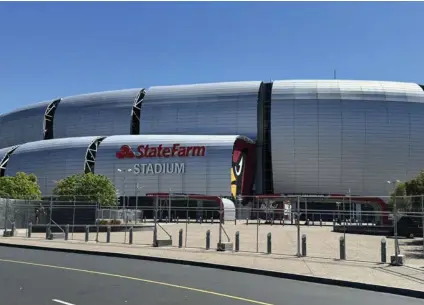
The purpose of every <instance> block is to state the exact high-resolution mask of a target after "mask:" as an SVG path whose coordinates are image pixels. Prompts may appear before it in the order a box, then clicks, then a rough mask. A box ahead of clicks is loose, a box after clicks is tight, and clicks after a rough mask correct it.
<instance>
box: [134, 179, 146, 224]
mask: <svg viewBox="0 0 424 305" xmlns="http://www.w3.org/2000/svg"><path fill="white" fill-rule="evenodd" d="M143 187H144V186H143V185H140V184H139V183H137V194H136V195H137V197H136V198H135V224H137V218H138V195H139V194H138V192H139V191H140V190H141V189H142V188H143Z"/></svg>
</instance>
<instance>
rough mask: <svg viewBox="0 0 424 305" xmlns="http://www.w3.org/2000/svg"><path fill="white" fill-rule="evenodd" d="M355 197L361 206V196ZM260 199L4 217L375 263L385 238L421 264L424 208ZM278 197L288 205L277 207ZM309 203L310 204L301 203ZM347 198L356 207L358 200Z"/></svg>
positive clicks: (36, 206)
mask: <svg viewBox="0 0 424 305" xmlns="http://www.w3.org/2000/svg"><path fill="white" fill-rule="evenodd" d="M288 198H289V199H288ZM350 199H351V200H352V202H353V203H355V201H356V200H357V198H356V197H355V198H353V197H352V198H350ZM244 200H250V198H247V199H246V198H244ZM254 200H257V203H258V204H256V206H255V205H250V206H247V207H237V208H234V209H232V210H231V209H228V208H227V209H225V208H222V207H201V206H188V205H186V204H184V205H179V206H178V202H175V205H174V206H171V207H169V206H165V207H164V208H161V206H159V205H157V206H143V205H140V204H139V205H138V206H137V207H131V206H129V207H128V206H127V207H125V208H123V207H98V206H97V205H95V204H94V205H92V204H91V205H90V204H79V205H77V204H70V203H69V202H63V203H57V202H54V204H52V203H51V202H50V201H48V202H41V203H40V202H24V203H23V202H19V201H13V200H0V219H2V228H4V229H6V231H7V230H8V229H11V228H12V225H13V229H15V230H17V233H16V235H17V236H22V237H24V236H25V237H27V236H28V235H30V236H31V238H42V239H44V238H46V230H47V227H50V230H51V233H52V235H53V236H50V238H53V239H55V238H56V239H57V238H59V239H62V238H63V235H66V238H67V239H74V240H79V241H88V242H97V243H108V242H109V243H119V244H133V245H140V246H151V245H155V246H172V247H181V248H198V249H205V239H208V240H209V241H208V245H209V249H218V248H219V247H220V244H222V243H229V244H232V245H231V246H232V249H233V250H234V251H238V252H246V253H249V252H252V253H270V250H271V251H272V254H279V255H295V256H303V255H304V254H305V253H306V240H307V250H308V251H307V254H308V256H311V257H322V258H340V257H343V259H348V260H360V261H372V262H380V261H381V260H382V254H381V253H382V251H383V250H382V249H383V246H382V245H383V243H382V238H384V249H386V250H385V251H386V254H385V255H384V256H385V257H387V256H389V255H390V256H391V255H395V256H399V255H401V256H405V257H406V258H407V259H408V261H414V260H417V262H420V261H422V260H423V259H424V240H421V238H420V237H422V235H423V231H424V228H423V223H424V212H423V211H420V210H419V209H416V208H415V209H412V208H405V207H404V208H402V209H394V208H391V209H387V210H379V209H371V208H369V209H361V210H359V209H358V208H355V209H353V210H351V209H347V207H346V206H343V205H342V204H337V208H336V209H326V208H325V207H326V206H325V205H323V208H320V209H317V208H316V207H317V204H316V202H315V201H314V200H317V199H316V198H313V199H311V198H310V197H301V196H294V197H287V196H286V197H278V198H277V199H276V198H275V197H273V198H267V200H268V201H274V203H273V202H271V203H269V202H267V203H260V202H259V199H258V198H257V197H252V201H254ZM320 200H321V199H320ZM332 200H333V199H332ZM334 200H337V202H342V200H343V199H342V200H340V199H338V198H337V199H334ZM278 201H281V202H283V204H284V206H282V205H281V204H275V202H278ZM302 201H303V202H304V203H305V202H306V205H303V204H297V203H302ZM346 202H347V203H348V204H346V205H347V206H350V207H352V203H350V205H349V201H348V200H346ZM259 203H260V204H259ZM308 203H309V204H308ZM296 204H297V205H296ZM328 206H330V204H328ZM168 215H169V216H168ZM233 215H236V216H237V217H234V216H233ZM5 224H6V225H5ZM29 232H30V233H29ZM87 232H88V233H87ZM55 234H56V235H57V236H55ZM87 234H88V235H87ZM87 236H88V239H87ZM271 236H272V238H271ZM128 237H129V238H128ZM223 237H224V238H223ZM411 237H415V238H411ZM417 237H418V238H417ZM340 238H342V240H343V243H341V240H340ZM271 241H272V242H271ZM270 243H271V244H272V247H271V246H270ZM341 245H343V247H342V246H341ZM342 248H343V249H342ZM236 249H237V250H236ZM340 249H342V250H343V251H342V250H340ZM340 251H342V252H340ZM304 252H305V253H304ZM341 253H342V254H343V256H341ZM421 264H422V263H421Z"/></svg>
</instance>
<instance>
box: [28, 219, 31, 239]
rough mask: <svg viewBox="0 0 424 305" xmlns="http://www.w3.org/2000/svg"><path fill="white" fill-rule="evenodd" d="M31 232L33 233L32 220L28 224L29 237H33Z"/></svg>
mask: <svg viewBox="0 0 424 305" xmlns="http://www.w3.org/2000/svg"><path fill="white" fill-rule="evenodd" d="M31 233H32V222H30V223H29V224H28V233H27V236H28V238H31Z"/></svg>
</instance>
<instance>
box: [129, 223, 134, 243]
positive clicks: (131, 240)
mask: <svg viewBox="0 0 424 305" xmlns="http://www.w3.org/2000/svg"><path fill="white" fill-rule="evenodd" d="M133 237H134V236H133V227H130V232H129V237H128V243H129V244H130V245H132V244H133Z"/></svg>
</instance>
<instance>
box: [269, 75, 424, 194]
mask: <svg viewBox="0 0 424 305" xmlns="http://www.w3.org/2000/svg"><path fill="white" fill-rule="evenodd" d="M271 109H272V110H271V140H272V160H273V178H274V188H275V192H276V193H346V192H348V190H349V188H350V189H351V192H352V194H355V195H371V196H372V195H380V196H381V195H387V194H388V192H389V191H390V190H389V189H388V186H387V184H386V183H385V182H386V181H387V180H391V179H399V180H406V179H410V178H412V177H413V176H415V175H416V174H418V172H419V171H420V170H421V169H422V168H424V158H422V151H423V150H424V133H423V132H422V130H424V120H423V119H422V118H423V117H424V92H423V91H422V90H421V88H420V87H419V86H418V85H416V84H412V83H395V82H373V81H338V80H333V81H275V82H274V85H273V93H272V107H271Z"/></svg>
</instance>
